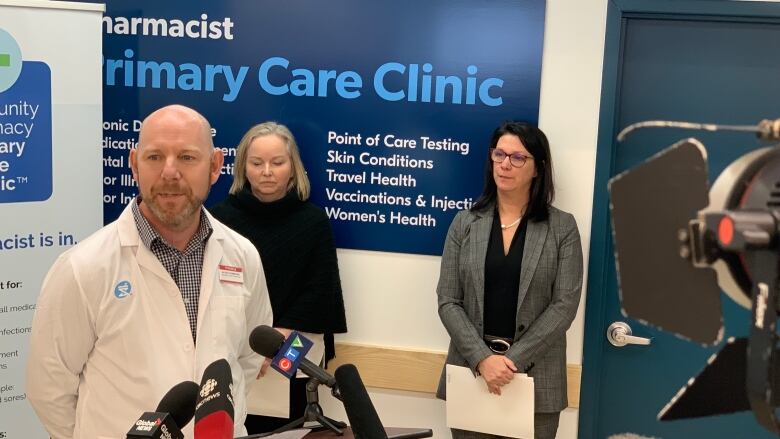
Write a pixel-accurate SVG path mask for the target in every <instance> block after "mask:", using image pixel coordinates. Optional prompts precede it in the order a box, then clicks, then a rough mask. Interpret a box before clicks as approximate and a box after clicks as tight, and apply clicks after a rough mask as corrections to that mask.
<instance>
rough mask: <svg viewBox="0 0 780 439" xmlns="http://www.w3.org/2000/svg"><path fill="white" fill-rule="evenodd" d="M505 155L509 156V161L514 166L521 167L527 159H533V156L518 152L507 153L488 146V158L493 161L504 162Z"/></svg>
mask: <svg viewBox="0 0 780 439" xmlns="http://www.w3.org/2000/svg"><path fill="white" fill-rule="evenodd" d="M507 157H509V163H511V164H512V166H514V167H515V168H522V167H523V165H525V162H526V161H527V160H533V157H531V156H530V155H525V154H520V153H519V152H516V153H514V154H512V155H509V154H507V153H505V152H504V151H502V150H500V149H498V148H490V159H491V160H493V161H494V162H496V163H504V160H506V158H507Z"/></svg>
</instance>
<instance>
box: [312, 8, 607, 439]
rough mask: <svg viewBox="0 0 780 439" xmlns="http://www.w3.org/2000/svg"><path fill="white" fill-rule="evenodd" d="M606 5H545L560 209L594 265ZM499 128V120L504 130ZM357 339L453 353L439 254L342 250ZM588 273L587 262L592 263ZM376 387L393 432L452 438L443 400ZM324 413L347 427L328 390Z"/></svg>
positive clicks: (352, 337) (545, 114) (544, 101)
mask: <svg viewBox="0 0 780 439" xmlns="http://www.w3.org/2000/svg"><path fill="white" fill-rule="evenodd" d="M605 22H606V0H547V13H546V23H545V37H544V55H543V61H542V93H541V106H540V118H539V125H540V126H541V128H542V129H543V130H544V131H545V132H546V133H547V135H548V137H549V139H550V144H551V148H552V154H553V163H554V166H555V169H554V172H555V184H556V191H557V195H556V201H555V205H556V206H558V207H560V208H562V209H564V210H566V211H569V212H571V213H573V214H574V216H575V217H576V218H577V222H578V224H579V228H580V234H581V236H582V243H583V252H584V255H585V258H586V259H585V262H586V264H587V256H588V248H589V243H590V226H591V209H592V201H593V181H594V171H595V161H596V137H597V130H598V111H599V99H600V90H601V71H602V59H603V47H604V29H605ZM499 122H500V121H496V123H499ZM338 255H339V263H340V268H341V279H342V284H343V288H344V300H345V304H346V307H347V318H348V325H349V333H348V334H345V335H343V336H340V337H339V338H337V340H339V341H349V342H355V343H365V344H372V345H381V346H394V347H403V348H418V349H432V350H438V351H445V350H446V349H447V342H448V340H449V338H448V336H447V334H446V332H445V331H444V328H443V327H442V325H441V323H440V321H439V318H438V314H437V311H436V283H437V281H438V277H439V260H440V258H438V257H430V256H418V255H407V254H394V253H379V252H367V251H356V250H339V254H338ZM586 266H587V265H586ZM584 303H585V300H584V295H583V300H582V302H581V303H580V310H579V312H578V314H577V318H576V319H575V320H574V323H573V325H572V327H571V329H570V330H569V332H568V334H567V337H568V349H567V355H568V362H569V363H573V364H581V363H582V339H583V324H584V320H583V307H584ZM370 390H371V398H372V400H373V402H374V405H375V406H376V408H377V411H378V412H379V415H380V417H381V418H382V421H383V423H384V424H385V425H388V426H396V427H404V426H408V427H426V428H433V429H434V437H436V438H449V437H450V434H449V430H448V429H447V428H446V419H445V409H444V403H443V402H442V401H439V400H437V399H435V398H434V397H433V396H429V395H424V394H419V393H412V392H398V391H385V390H377V389H370ZM321 394H322V397H321V398H322V401H321V403H322V406H323V409H324V411H325V414H326V415H328V416H331V417H335V418H337V419H344V420H346V416H345V415H344V411H343V407H341V405H340V404H339V403H337V402H335V401H334V400H333V399H332V398H331V397H330V396H329V395H326V394H325V393H323V392H321ZM577 415H578V411H577V410H576V409H566V411H565V412H564V413H563V416H562V418H561V425H560V428H559V430H558V438H576V437H577Z"/></svg>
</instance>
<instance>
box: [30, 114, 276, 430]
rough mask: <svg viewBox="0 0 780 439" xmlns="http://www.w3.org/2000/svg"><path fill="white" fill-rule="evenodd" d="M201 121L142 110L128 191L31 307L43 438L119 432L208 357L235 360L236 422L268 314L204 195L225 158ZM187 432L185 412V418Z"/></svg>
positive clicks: (241, 242)
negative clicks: (120, 208)
mask: <svg viewBox="0 0 780 439" xmlns="http://www.w3.org/2000/svg"><path fill="white" fill-rule="evenodd" d="M222 161H223V157H222V153H221V151H219V150H217V149H215V148H214V145H213V143H212V140H211V128H210V126H209V123H208V121H207V120H206V119H205V118H204V117H203V116H202V115H200V114H199V113H197V112H196V111H195V110H192V109H190V108H187V107H183V106H179V105H172V106H168V107H164V108H161V109H159V110H157V111H155V112H153V113H152V114H150V115H149V116H148V117H147V118H146V119H145V120H144V122H143V126H142V128H141V132H140V135H139V141H138V148H137V149H136V150H133V151H131V152H130V167H131V168H132V172H133V177H134V178H135V180H136V182H137V183H138V187H139V192H140V193H139V195H138V197H136V198H135V200H134V201H132V202H131V203H130V205H128V206H127V208H125V210H124V212H123V213H122V214H121V216H120V217H119V218H118V219H117V220H116V221H115V222H113V223H111V224H109V225H107V226H105V227H104V228H102V229H101V230H99V231H97V232H96V233H94V234H93V235H92V236H90V237H89V238H87V239H85V240H83V241H82V242H80V243H79V244H77V245H76V246H74V247H72V248H71V249H69V250H68V251H66V252H65V253H63V254H62V255H61V256H60V257H59V258H58V259H57V261H56V262H55V263H54V265H53V266H52V268H51V269H50V270H49V273H48V275H47V276H46V279H45V280H44V282H43V287H42V289H41V294H40V296H39V298H38V305H37V308H36V311H35V316H34V318H33V328H32V336H31V340H30V353H29V360H28V367H27V397H28V399H29V401H30V403H31V404H32V406H33V408H34V409H35V411H36V413H37V414H38V417H39V418H40V420H41V422H42V423H43V425H44V427H45V428H46V430H47V431H48V432H49V434H50V435H51V437H52V438H54V439H70V438H78V439H102V438H116V439H123V438H124V437H125V436H126V434H127V431H128V430H129V429H130V427H131V426H132V425H133V424H134V422H135V421H136V420H137V419H138V417H139V416H140V415H141V413H143V412H145V411H153V410H154V409H155V407H156V406H157V403H158V402H159V401H160V398H161V397H162V396H163V395H164V394H165V393H166V392H167V391H168V390H169V389H170V388H171V387H173V386H174V385H176V384H178V383H180V382H182V381H185V380H189V381H195V382H196V383H199V382H200V380H201V376H202V374H203V370H204V369H205V368H206V366H208V365H209V364H210V363H211V362H212V361H214V360H217V359H219V358H225V359H227V360H228V362H229V363H230V366H231V370H232V374H233V397H234V401H235V418H234V419H235V433H236V435H242V434H245V433H244V432H245V430H244V418H245V417H246V389H247V382H248V381H249V379H253V378H254V377H255V376H256V375H257V373H258V371H259V368H260V365H261V364H262V360H263V359H262V358H261V357H260V356H259V355H258V354H256V353H254V352H253V351H252V349H251V348H250V347H249V343H248V338H249V333H250V332H251V331H252V329H254V328H255V327H256V326H258V325H271V324H272V315H271V306H270V302H269V300H268V291H267V288H266V283H265V277H264V275H263V267H262V264H261V263H260V257H259V256H258V254H257V250H255V247H254V246H253V245H252V244H251V243H250V242H249V241H247V240H246V239H244V238H243V237H242V236H240V235H239V234H237V233H235V232H233V231H232V230H230V229H228V228H227V227H225V226H224V225H223V224H222V223H220V222H218V221H217V220H215V219H214V218H213V217H212V216H211V215H210V214H208V212H206V210H205V209H204V208H203V202H204V200H205V199H206V197H207V196H208V193H209V189H210V188H211V185H212V184H214V183H215V182H216V181H217V178H218V177H219V173H220V169H221V167H222ZM183 431H184V434H185V436H186V437H192V431H193V428H192V423H190V424H189V425H188V426H187V427H186V428H185V429H183Z"/></svg>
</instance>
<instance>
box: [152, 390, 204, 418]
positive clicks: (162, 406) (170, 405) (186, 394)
mask: <svg viewBox="0 0 780 439" xmlns="http://www.w3.org/2000/svg"><path fill="white" fill-rule="evenodd" d="M199 389H200V387H199V386H198V385H197V384H196V383H194V382H192V381H182V382H181V383H179V384H177V385H175V386H173V387H172V388H171V390H169V391H168V393H166V394H165V396H163V397H162V399H161V400H160V403H159V404H158V405H157V409H156V410H155V411H156V412H160V413H168V414H170V415H171V416H172V417H173V420H174V421H175V422H176V426H177V427H179V428H180V429H181V428H184V426H185V425H187V424H188V423H189V422H190V421H191V420H192V417H193V416H195V401H196V400H197V399H198V390H199Z"/></svg>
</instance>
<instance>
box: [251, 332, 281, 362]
mask: <svg viewBox="0 0 780 439" xmlns="http://www.w3.org/2000/svg"><path fill="white" fill-rule="evenodd" d="M282 344H284V335H283V334H282V333H280V332H279V331H277V330H276V329H274V328H272V327H270V326H266V325H260V326H258V327H257V328H255V329H253V330H252V333H251V334H250V335H249V346H250V347H251V348H252V350H253V351H255V352H257V353H258V354H260V355H262V356H264V357H267V358H273V357H274V356H276V353H277V352H279V348H280V347H281V346H282Z"/></svg>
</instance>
